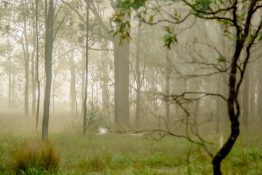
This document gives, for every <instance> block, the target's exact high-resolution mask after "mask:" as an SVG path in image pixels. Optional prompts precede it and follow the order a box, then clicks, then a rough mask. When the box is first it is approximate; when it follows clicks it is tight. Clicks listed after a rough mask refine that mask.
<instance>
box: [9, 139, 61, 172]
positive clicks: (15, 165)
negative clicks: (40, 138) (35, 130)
mask: <svg viewBox="0 0 262 175" xmlns="http://www.w3.org/2000/svg"><path fill="white" fill-rule="evenodd" d="M58 164H59V154H58V152H57V151H56V149H55V147H54V146H53V145H52V144H50V143H40V142H26V143H25V144H23V145H22V146H21V147H19V148H18V149H16V150H15V151H14V152H13V153H12V154H11V158H10V161H9V163H8V165H9V167H10V168H11V169H12V170H13V171H14V172H15V173H16V174H28V173H29V172H30V171H32V170H34V171H35V170H37V171H53V170H55V169H56V168H57V167H58ZM27 172H28V173H27Z"/></svg>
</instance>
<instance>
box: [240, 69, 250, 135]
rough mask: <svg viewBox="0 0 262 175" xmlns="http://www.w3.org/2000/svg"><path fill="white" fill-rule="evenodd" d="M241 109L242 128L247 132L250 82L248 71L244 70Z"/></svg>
mask: <svg viewBox="0 0 262 175" xmlns="http://www.w3.org/2000/svg"><path fill="white" fill-rule="evenodd" d="M242 93H243V94H242V95H243V98H242V100H243V101H242V105H243V106H242V109H243V114H242V123H243V126H244V129H245V130H248V118H249V115H250V101H251V100H250V93H251V91H250V81H249V69H247V70H246V73H245V77H244V82H243V91H242Z"/></svg>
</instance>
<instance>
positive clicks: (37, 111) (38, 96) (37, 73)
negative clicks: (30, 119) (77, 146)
mask: <svg viewBox="0 0 262 175" xmlns="http://www.w3.org/2000/svg"><path fill="white" fill-rule="evenodd" d="M38 2H39V0H36V2H35V4H36V12H35V13H36V14H35V34H36V35H35V36H36V61H35V76H36V77H35V80H36V83H37V100H36V123H35V128H36V131H37V130H38V123H39V110H40V96H41V89H40V80H39V35H38Z"/></svg>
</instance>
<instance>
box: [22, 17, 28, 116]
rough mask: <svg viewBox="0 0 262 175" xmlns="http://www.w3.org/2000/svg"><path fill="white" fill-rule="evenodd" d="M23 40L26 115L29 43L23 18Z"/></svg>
mask: <svg viewBox="0 0 262 175" xmlns="http://www.w3.org/2000/svg"><path fill="white" fill-rule="evenodd" d="M23 37H24V41H23V43H22V45H23V52H24V60H25V101H24V112H25V116H28V106H29V105H28V96H29V43H28V36H27V24H26V19H24V32H23Z"/></svg>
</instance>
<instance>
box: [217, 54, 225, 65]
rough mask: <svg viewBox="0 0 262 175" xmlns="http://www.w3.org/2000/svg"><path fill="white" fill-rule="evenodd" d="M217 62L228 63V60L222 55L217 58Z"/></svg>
mask: <svg viewBox="0 0 262 175" xmlns="http://www.w3.org/2000/svg"><path fill="white" fill-rule="evenodd" d="M217 61H218V62H219V63H224V62H226V58H225V57H224V56H223V55H220V56H219V57H218V58H217Z"/></svg>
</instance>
